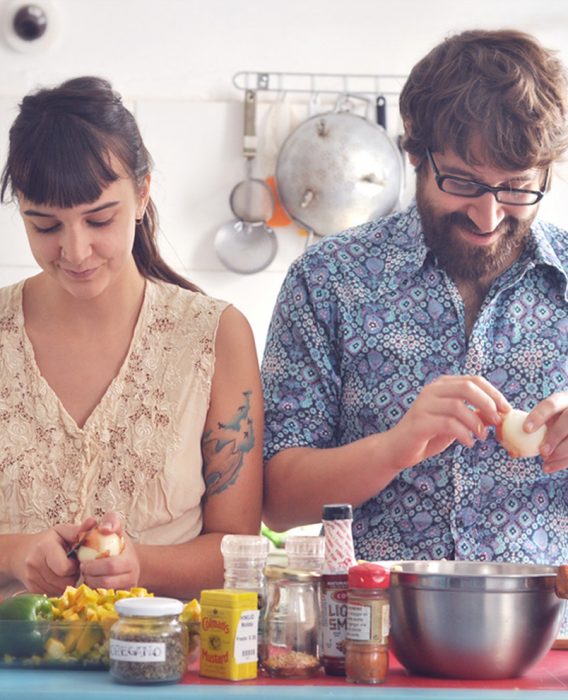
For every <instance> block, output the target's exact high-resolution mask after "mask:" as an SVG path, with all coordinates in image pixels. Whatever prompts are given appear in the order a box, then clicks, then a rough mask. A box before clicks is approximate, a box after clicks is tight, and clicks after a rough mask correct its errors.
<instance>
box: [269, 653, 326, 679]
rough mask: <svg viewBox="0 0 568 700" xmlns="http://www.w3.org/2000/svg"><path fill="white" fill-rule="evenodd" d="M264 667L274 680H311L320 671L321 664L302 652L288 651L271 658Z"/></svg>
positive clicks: (315, 658) (314, 657) (313, 657)
mask: <svg viewBox="0 0 568 700" xmlns="http://www.w3.org/2000/svg"><path fill="white" fill-rule="evenodd" d="M263 666H264V668H265V669H266V670H267V671H268V673H269V674H270V675H271V676H272V677H273V678H309V677H310V676H313V675H314V673H316V672H317V671H318V670H319V668H320V662H319V659H318V658H317V657H316V656H312V655H311V654H305V653H304V652H302V651H286V652H283V653H282V654H276V655H274V656H270V657H269V658H268V659H266V660H265V661H264V663H263Z"/></svg>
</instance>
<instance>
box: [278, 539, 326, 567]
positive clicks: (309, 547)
mask: <svg viewBox="0 0 568 700" xmlns="http://www.w3.org/2000/svg"><path fill="white" fill-rule="evenodd" d="M284 550H285V552H286V558H287V566H288V568H289V569H300V570H301V571H316V572H317V573H321V571H322V569H323V561H324V557H325V538H324V537H321V536H320V535H290V536H289V537H287V538H286V541H285V542H284Z"/></svg>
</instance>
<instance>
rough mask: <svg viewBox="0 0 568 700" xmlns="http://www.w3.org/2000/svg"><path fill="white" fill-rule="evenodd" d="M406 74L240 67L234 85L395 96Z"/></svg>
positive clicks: (264, 89)
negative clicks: (262, 69)
mask: <svg viewBox="0 0 568 700" xmlns="http://www.w3.org/2000/svg"><path fill="white" fill-rule="evenodd" d="M406 78H407V76H405V75H364V74H351V75H350V74H347V73H280V72H263V71H239V72H238V73H235V74H234V76H233V85H234V86H235V87H236V88H237V89H238V90H255V91H257V92H274V93H280V94H282V93H286V94H288V93H297V94H306V95H312V96H313V95H335V96H337V95H342V94H346V95H347V94H348V95H354V96H357V95H359V96H361V97H370V96H376V95H383V96H384V97H395V96H398V95H399V93H400V90H401V89H402V86H403V84H404V81H405V80H406Z"/></svg>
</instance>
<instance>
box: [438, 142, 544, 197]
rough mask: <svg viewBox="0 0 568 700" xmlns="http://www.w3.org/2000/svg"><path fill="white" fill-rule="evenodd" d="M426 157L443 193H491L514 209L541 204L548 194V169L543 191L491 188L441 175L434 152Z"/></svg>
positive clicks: (480, 183) (472, 194) (460, 178)
mask: <svg viewBox="0 0 568 700" xmlns="http://www.w3.org/2000/svg"><path fill="white" fill-rule="evenodd" d="M426 155H427V156H428V161H429V162H430V165H431V167H432V172H433V173H434V178H435V179H436V184H437V185H438V187H439V188H440V189H441V190H442V192H447V193H448V194H454V195H456V196H457V197H470V198H473V197H481V195H483V194H485V193H486V192H491V194H492V195H493V196H494V197H495V199H496V200H497V201H498V202H500V203H501V204H509V205H512V206H514V207H526V206H530V205H532V204H536V203H537V202H540V200H541V199H542V198H543V197H544V195H545V194H546V185H547V183H548V173H549V169H548V168H547V169H546V173H545V176H544V184H543V186H542V190H523V189H515V188H514V187H490V186H489V185H484V184H483V182H476V181H475V180H467V179H466V178H464V177H457V176H455V175H441V174H440V171H439V170H438V166H437V165H436V163H435V161H434V156H433V155H432V151H431V150H430V149H429V148H427V149H426Z"/></svg>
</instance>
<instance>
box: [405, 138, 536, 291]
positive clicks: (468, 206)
mask: <svg viewBox="0 0 568 700" xmlns="http://www.w3.org/2000/svg"><path fill="white" fill-rule="evenodd" d="M433 157H434V158H435V162H436V166H437V168H438V170H439V172H440V174H441V175H453V176H456V177H459V178H466V179H468V180H474V181H475V182H478V183H483V184H486V185H490V186H493V187H513V188H517V189H532V190H539V189H540V187H541V186H542V181H543V178H544V175H543V173H542V172H541V171H538V170H536V169H535V170H529V171H525V172H509V171H503V170H496V169H495V168H493V167H492V166H475V167H473V166H471V165H468V164H467V163H465V161H463V160H462V159H461V158H460V157H459V156H458V155H457V154H455V153H453V152H452V151H449V150H448V151H446V152H445V153H438V152H435V153H433ZM416 203H417V207H418V213H419V214H420V217H421V219H422V224H423V227H424V238H425V242H426V245H427V246H428V248H429V249H430V250H432V252H433V253H434V254H435V255H436V257H437V259H438V261H439V263H440V265H441V266H442V267H443V268H444V269H445V270H446V271H447V272H448V274H450V275H451V276H452V277H454V278H456V279H478V280H483V279H485V280H492V279H495V278H496V277H497V276H498V275H500V274H501V273H502V272H503V271H504V270H506V269H507V268H508V267H509V266H510V265H511V264H512V263H513V262H514V261H515V260H516V259H517V258H518V257H519V255H520V254H521V252H522V250H523V247H524V244H525V240H526V238H527V234H528V232H529V229H530V227H531V225H532V222H533V221H534V218H535V216H536V214H537V210H538V205H526V206H513V205H507V204H501V203H499V202H497V200H496V199H495V197H494V195H493V194H492V193H491V192H485V193H484V194H482V195H481V196H480V197H476V198H467V197H460V196H458V195H455V194H449V193H447V192H442V191H441V190H440V189H439V188H438V185H437V183H436V179H435V177H434V173H433V169H432V167H431V165H430V164H428V163H425V164H424V165H423V166H422V167H421V168H420V170H419V172H418V173H417V181H416Z"/></svg>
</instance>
